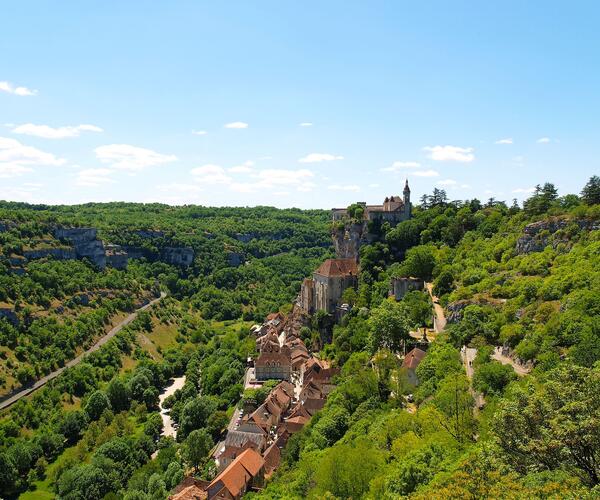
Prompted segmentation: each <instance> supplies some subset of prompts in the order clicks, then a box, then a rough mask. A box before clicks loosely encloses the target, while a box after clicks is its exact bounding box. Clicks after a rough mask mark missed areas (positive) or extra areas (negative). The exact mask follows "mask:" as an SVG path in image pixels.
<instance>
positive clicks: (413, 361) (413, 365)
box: [402, 347, 427, 370]
mask: <svg viewBox="0 0 600 500" xmlns="http://www.w3.org/2000/svg"><path fill="white" fill-rule="evenodd" d="M425 354H427V353H426V352H425V351H422V350H421V349H419V348H418V347H415V348H414V349H413V350H412V351H410V352H409V353H408V354H407V355H406V356H405V357H404V361H402V368H408V369H409V370H416V369H417V366H419V363H420V362H421V360H422V359H423V358H424V357H425Z"/></svg>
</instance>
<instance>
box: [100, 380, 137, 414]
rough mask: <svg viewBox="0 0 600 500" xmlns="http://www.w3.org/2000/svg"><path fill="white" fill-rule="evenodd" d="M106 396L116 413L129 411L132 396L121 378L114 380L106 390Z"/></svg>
mask: <svg viewBox="0 0 600 500" xmlns="http://www.w3.org/2000/svg"><path fill="white" fill-rule="evenodd" d="M106 395H107V396H108V399H109V400H110V405H111V407H112V409H113V410H114V411H115V413H118V412H120V411H124V410H127V409H129V403H130V401H131V394H130V392H129V389H128V387H127V386H126V385H125V383H124V382H123V381H122V380H121V379H120V378H119V377H115V378H113V379H112V380H111V381H110V383H109V384H108V387H107V388H106Z"/></svg>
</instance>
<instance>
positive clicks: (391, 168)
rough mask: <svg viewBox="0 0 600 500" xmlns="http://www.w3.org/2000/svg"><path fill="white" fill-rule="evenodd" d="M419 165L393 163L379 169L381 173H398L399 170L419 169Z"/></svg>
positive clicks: (413, 163)
mask: <svg viewBox="0 0 600 500" xmlns="http://www.w3.org/2000/svg"><path fill="white" fill-rule="evenodd" d="M420 167H421V164H420V163H419V162H416V161H395V162H394V163H392V164H391V165H390V166H389V167H384V168H382V169H381V171H382V172H399V171H401V170H406V169H412V168H420Z"/></svg>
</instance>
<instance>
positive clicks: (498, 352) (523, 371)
mask: <svg viewBox="0 0 600 500" xmlns="http://www.w3.org/2000/svg"><path fill="white" fill-rule="evenodd" d="M492 359H495V360H496V361H500V363H502V364H503V365H511V366H512V367H513V370H514V371H515V373H516V374H517V375H518V376H519V377H524V376H525V375H527V374H528V373H529V372H530V371H531V369H530V368H526V367H524V366H521V365H520V364H518V363H517V362H516V361H515V360H514V359H512V358H509V357H508V356H504V355H503V354H502V348H501V347H495V348H494V354H492Z"/></svg>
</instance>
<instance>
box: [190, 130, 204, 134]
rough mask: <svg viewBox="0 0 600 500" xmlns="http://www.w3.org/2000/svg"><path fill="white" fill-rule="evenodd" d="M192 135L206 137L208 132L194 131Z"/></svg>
mask: <svg viewBox="0 0 600 500" xmlns="http://www.w3.org/2000/svg"><path fill="white" fill-rule="evenodd" d="M192 134H194V135H206V134H208V132H207V131H206V130H192Z"/></svg>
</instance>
